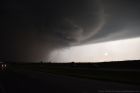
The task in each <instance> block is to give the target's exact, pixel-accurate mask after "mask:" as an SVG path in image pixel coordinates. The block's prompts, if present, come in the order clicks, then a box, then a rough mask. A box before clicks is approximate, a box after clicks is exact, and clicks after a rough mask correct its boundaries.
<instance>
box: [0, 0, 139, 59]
mask: <svg viewBox="0 0 140 93" xmlns="http://www.w3.org/2000/svg"><path fill="white" fill-rule="evenodd" d="M0 2H1V6H0V7H1V18H0V20H1V22H0V23H1V32H0V33H1V34H0V35H1V39H0V41H1V46H0V50H1V53H0V56H2V57H4V58H5V59H6V60H9V61H41V60H46V59H47V57H49V54H50V53H51V52H52V51H54V50H57V49H61V48H62V49H63V48H67V47H71V46H77V45H78V46H79V45H85V44H89V43H90V44H92V43H98V42H106V41H113V40H117V39H123V38H130V37H139V35H140V31H139V29H140V28H139V27H140V26H139V25H140V13H139V9H140V6H139V4H140V3H139V1H138V0H136V1H135V2H133V3H132V0H116V1H114V0H113V1H112V0H40V1H37V0H34V1H31V0H28V1H26V0H20V1H16V0H15V1H10V0H9V1H4V0H2V1H0Z"/></svg>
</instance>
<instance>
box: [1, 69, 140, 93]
mask: <svg viewBox="0 0 140 93" xmlns="http://www.w3.org/2000/svg"><path fill="white" fill-rule="evenodd" d="M0 92H1V93H110V92H111V93H116V92H117V93H121V92H123V93H136V92H137V93H140V86H138V85H130V84H123V83H117V82H116V83H114V82H107V81H99V80H89V79H80V78H74V77H69V76H61V75H51V74H47V73H43V72H42V73H41V72H35V71H34V72H31V71H27V70H26V71H25V72H20V71H12V70H11V71H1V72H0Z"/></svg>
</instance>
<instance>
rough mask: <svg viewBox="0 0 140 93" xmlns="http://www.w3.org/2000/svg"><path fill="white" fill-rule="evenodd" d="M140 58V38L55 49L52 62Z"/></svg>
mask: <svg viewBox="0 0 140 93" xmlns="http://www.w3.org/2000/svg"><path fill="white" fill-rule="evenodd" d="M137 59H140V38H131V39H125V40H117V41H111V42H104V43H98V44H89V45H81V46H74V47H70V48H67V49H61V50H56V51H53V52H52V53H51V54H50V59H49V60H50V61H52V62H72V61H74V62H104V61H120V60H137Z"/></svg>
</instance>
